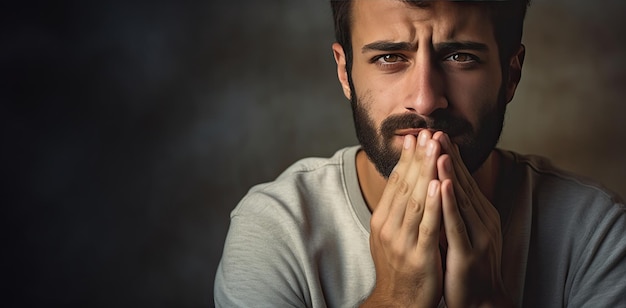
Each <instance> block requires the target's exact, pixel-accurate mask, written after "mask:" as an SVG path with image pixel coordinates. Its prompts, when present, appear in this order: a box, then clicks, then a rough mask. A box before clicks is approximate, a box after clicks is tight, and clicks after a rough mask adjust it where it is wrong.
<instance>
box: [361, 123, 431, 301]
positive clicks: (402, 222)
mask: <svg viewBox="0 0 626 308" xmlns="http://www.w3.org/2000/svg"><path fill="white" fill-rule="evenodd" d="M418 140H419V142H417V145H416V138H415V137H414V136H412V135H407V136H405V142H404V148H403V150H402V155H401V157H400V161H399V162H398V164H397V165H396V167H395V168H394V170H393V172H392V173H391V175H390V177H389V181H388V183H387V186H386V187H385V190H384V192H383V195H382V197H381V200H380V202H379V203H378V205H377V207H376V208H375V210H374V213H373V214H372V219H371V235H370V249H371V253H372V257H373V259H374V265H375V267H376V287H375V288H374V290H373V292H372V294H371V295H370V297H369V298H368V299H367V300H366V302H365V303H364V304H363V306H372V307H374V306H376V307H380V306H385V307H390V306H395V305H397V306H402V307H410V306H415V307H436V306H437V304H438V303H439V301H440V300H441V296H442V292H443V289H442V288H443V270H442V264H441V255H440V252H439V237H440V225H441V216H442V210H441V192H440V185H439V181H438V180H437V170H436V168H437V167H436V164H437V158H438V157H439V155H440V144H439V142H437V141H435V140H432V134H431V132H429V131H427V130H423V131H421V132H420V134H419V136H418Z"/></svg>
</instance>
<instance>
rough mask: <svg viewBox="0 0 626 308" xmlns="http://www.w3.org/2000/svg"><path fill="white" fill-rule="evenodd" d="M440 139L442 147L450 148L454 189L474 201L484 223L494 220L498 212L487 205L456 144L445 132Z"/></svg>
mask: <svg viewBox="0 0 626 308" xmlns="http://www.w3.org/2000/svg"><path fill="white" fill-rule="evenodd" d="M441 141H442V147H445V148H448V149H451V150H449V155H450V156H451V157H452V162H453V167H454V171H455V174H456V178H457V180H458V181H456V183H458V184H457V185H455V189H462V190H463V191H465V193H466V195H467V197H468V198H469V199H470V200H474V201H475V202H472V203H473V204H475V208H476V212H477V213H478V215H479V217H480V218H481V220H482V221H483V222H484V223H485V224H488V221H494V220H495V219H496V218H497V217H496V216H497V215H498V213H497V211H495V209H494V208H493V206H489V207H487V205H489V204H490V203H489V202H488V200H487V199H486V198H485V197H484V195H483V194H482V192H481V190H480V188H479V187H478V184H476V181H475V180H474V178H473V177H472V175H471V174H470V172H469V170H467V167H466V166H465V164H464V163H463V160H462V158H461V154H460V152H459V148H458V146H456V145H455V144H453V143H452V142H451V141H450V138H449V136H448V135H446V134H442V136H441Z"/></svg>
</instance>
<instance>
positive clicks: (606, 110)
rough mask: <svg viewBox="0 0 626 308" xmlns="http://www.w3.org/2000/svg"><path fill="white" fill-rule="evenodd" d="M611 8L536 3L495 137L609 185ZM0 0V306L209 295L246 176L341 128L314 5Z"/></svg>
mask: <svg viewBox="0 0 626 308" xmlns="http://www.w3.org/2000/svg"><path fill="white" fill-rule="evenodd" d="M625 8H626V4H624V2H621V1H617V0H613V1H603V2H602V5H600V4H599V3H598V2H592V1H582V0H581V1H566V0H553V1H547V0H543V1H540V0H537V1H534V5H533V7H531V9H530V11H529V15H528V18H527V24H526V33H525V39H524V41H525V43H526V45H527V49H528V51H527V60H526V63H525V66H524V75H523V78H522V83H521V84H520V88H519V90H518V93H517V95H516V98H515V99H514V102H513V103H512V104H511V105H510V109H509V115H508V116H507V120H506V123H505V131H504V133H503V137H502V142H501V146H502V147H506V148H510V149H514V150H517V151H520V152H523V153H536V154H541V155H545V156H548V157H550V158H552V159H553V160H554V161H555V163H557V164H558V165H560V166H563V167H565V168H568V169H571V170H574V171H576V172H579V173H581V174H584V175H587V176H591V177H593V178H595V179H597V180H598V181H600V182H601V183H603V184H605V185H606V186H607V187H609V188H610V189H613V190H615V191H617V192H619V193H620V194H622V195H626V184H625V183H626V182H625V181H624V175H625V174H626V160H625V159H624V157H625V155H626V143H625V142H624V141H626V130H625V128H626V123H625V119H624V114H625V111H626V104H624V102H623V97H624V95H625V94H626V88H625V87H624V86H623V83H624V82H625V81H626V60H624V49H625V47H626V38H625V34H624V33H625V32H624V31H623V29H624V28H625V26H626V22H625V21H624V17H625V14H624V13H623V12H625ZM0 11H1V12H2V13H0V14H1V17H2V18H1V21H0V22H1V25H2V28H1V30H0V31H1V32H0V35H1V37H0V43H1V44H2V46H1V47H0V78H1V80H0V102H1V107H0V120H1V123H2V127H1V128H2V130H1V131H2V133H1V137H2V140H1V142H2V145H1V147H0V149H1V150H0V153H1V154H0V158H1V159H2V164H1V167H0V178H1V179H2V191H1V194H2V199H1V200H2V203H3V209H4V213H5V214H4V215H2V216H3V218H4V220H5V223H4V224H3V225H4V226H5V229H6V230H5V231H4V236H3V242H4V243H6V246H5V247H3V249H2V252H3V255H4V257H3V261H2V264H3V271H2V277H3V280H4V283H3V285H4V286H5V287H4V290H3V291H4V292H6V296H3V297H4V298H5V301H6V302H8V304H9V305H8V306H32V305H35V304H43V303H47V304H70V305H81V306H135V305H140V306H177V307H195V306H212V302H213V279H214V275H215V270H216V267H217V264H218V261H219V258H220V256H221V251H222V245H223V241H224V238H225V236H226V231H227V228H228V215H229V212H230V211H231V210H232V209H233V208H234V206H235V205H236V203H237V202H238V200H239V199H240V198H241V197H242V196H243V195H244V194H245V192H246V191H247V190H248V189H249V188H250V187H251V186H252V185H254V184H256V183H260V182H264V181H269V180H271V179H273V178H274V177H276V176H277V175H278V174H279V173H280V172H281V171H282V170H283V169H284V168H286V167H287V166H288V165H289V164H291V163H292V162H294V161H295V160H297V159H299V158H302V157H307V156H330V155H332V154H333V153H334V151H335V150H337V149H338V148H340V147H343V146H348V145H352V144H356V139H355V138H354V132H353V127H352V117H351V113H350V108H349V103H348V102H347V101H346V100H345V99H344V98H343V96H342V93H341V90H340V87H339V84H338V82H337V81H336V77H335V76H336V75H335V68H334V61H333V58H332V53H331V50H330V44H331V43H332V42H333V32H332V18H331V13H330V8H329V5H328V3H327V1H323V0H306V1H305V0H298V1H294V0H282V1H281V0H271V1H257V0H246V1H244V0H241V1H195V2H185V3H183V2H174V1H152V2H145V3H138V2H130V1H97V2H96V1H84V2H79V1H75V2H64V1H61V2H53V1H50V2H44V1H41V2H37V1H35V2H28V3H21V4H2V5H1V6H0Z"/></svg>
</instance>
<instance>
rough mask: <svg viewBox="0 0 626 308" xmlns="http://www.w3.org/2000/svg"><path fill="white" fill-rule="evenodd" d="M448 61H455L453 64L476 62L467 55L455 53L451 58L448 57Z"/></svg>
mask: <svg viewBox="0 0 626 308" xmlns="http://www.w3.org/2000/svg"><path fill="white" fill-rule="evenodd" d="M448 60H449V61H455V62H473V61H476V59H475V58H474V57H473V56H472V55H470V54H467V53H455V54H453V55H451V56H449V57H448Z"/></svg>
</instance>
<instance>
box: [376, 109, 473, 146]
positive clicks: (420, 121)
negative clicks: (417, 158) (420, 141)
mask: <svg viewBox="0 0 626 308" xmlns="http://www.w3.org/2000/svg"><path fill="white" fill-rule="evenodd" d="M411 128H426V129H429V130H432V131H442V132H444V133H446V134H447V135H448V136H450V137H452V136H456V135H459V134H461V133H463V132H468V131H471V130H472V125H471V124H470V123H469V122H468V121H466V120H465V119H462V118H457V117H453V116H451V115H450V114H449V113H447V112H445V111H441V112H438V111H435V112H434V113H432V114H431V115H430V116H429V117H428V118H426V117H422V116H419V115H417V114H415V113H405V114H399V115H393V116H390V117H388V118H386V119H385V120H384V121H383V122H382V123H381V126H380V131H381V135H382V136H383V137H385V138H387V139H389V138H392V137H393V136H395V133H396V131H398V130H400V129H411Z"/></svg>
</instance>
